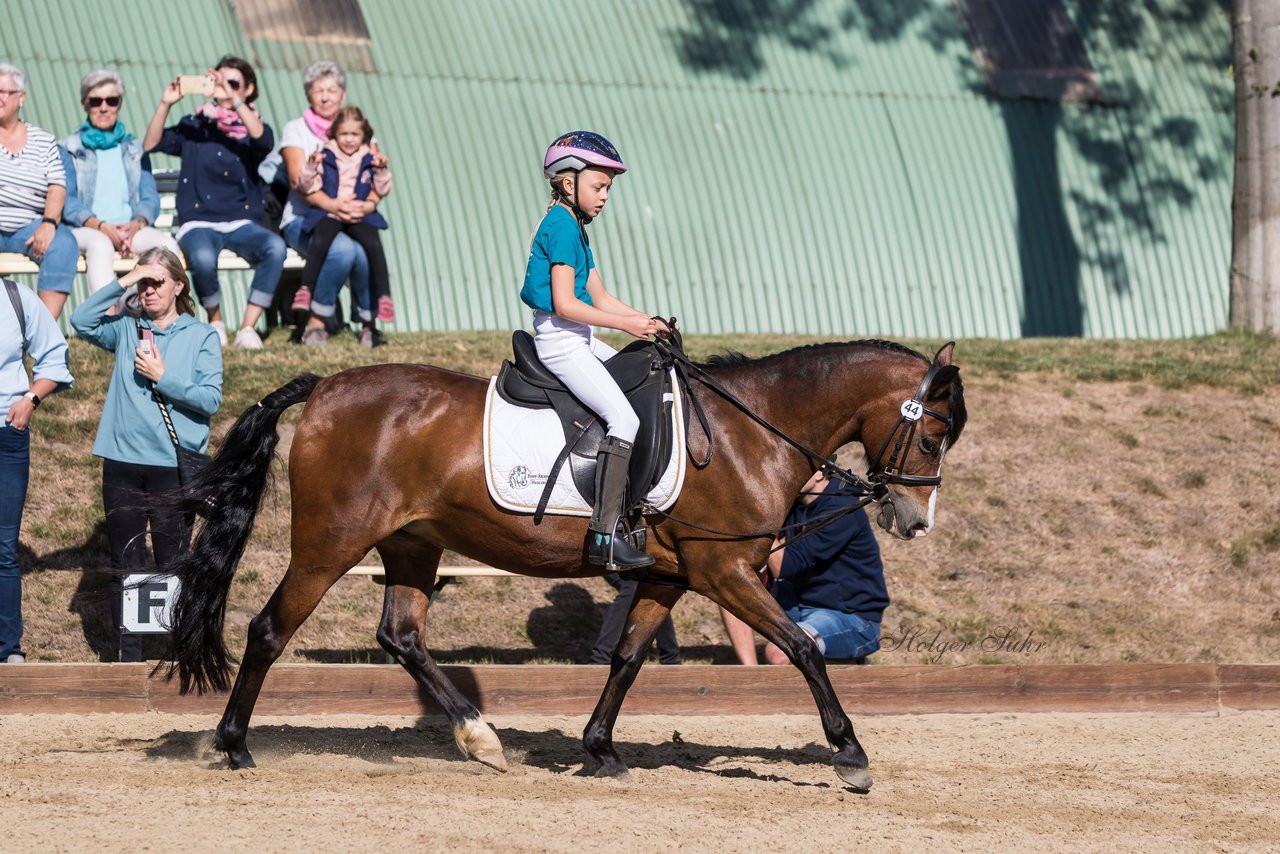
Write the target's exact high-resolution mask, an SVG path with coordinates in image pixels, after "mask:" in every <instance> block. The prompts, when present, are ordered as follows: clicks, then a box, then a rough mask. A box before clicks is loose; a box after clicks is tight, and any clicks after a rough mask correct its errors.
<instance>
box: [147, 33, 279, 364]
mask: <svg viewBox="0 0 1280 854" xmlns="http://www.w3.org/2000/svg"><path fill="white" fill-rule="evenodd" d="M206 76H207V78H208V83H207V84H205V85H204V87H201V86H200V85H199V81H198V80H193V79H192V75H183V76H181V77H178V78H175V79H174V80H173V81H172V82H170V83H169V85H168V86H166V87H165V90H164V92H163V93H162V94H161V96H160V103H159V104H158V105H157V106H156V111H155V113H154V114H153V115H152V116H151V122H150V123H149V124H148V125H147V132H146V135H145V136H144V138H143V140H142V145H143V148H145V149H146V150H147V151H160V152H163V153H164V154H171V155H173V156H175V157H179V158H181V159H182V168H181V171H180V173H179V181H178V196H177V199H176V203H177V209H178V223H179V225H178V234H177V239H178V245H179V246H181V247H182V251H183V253H185V254H186V256H187V261H188V262H189V263H190V265H191V278H192V281H193V282H194V284H195V289H196V293H197V294H199V296H200V304H201V305H202V306H204V309H205V311H206V312H208V315H209V322H210V323H211V324H212V325H213V327H214V328H215V329H217V330H218V337H219V339H220V340H221V341H222V343H223V344H225V343H226V340H227V330H226V325H225V323H224V322H223V319H222V308H221V304H222V290H221V286H220V284H219V283H218V253H220V252H221V251H222V250H223V249H230V250H231V251H232V252H234V253H235V254H237V255H239V256H240V257H241V258H243V259H244V260H245V261H247V262H248V263H249V266H251V267H252V268H253V282H252V284H251V285H250V286H249V299H248V304H247V305H246V306H245V309H244V316H243V317H242V319H241V321H240V329H239V331H238V332H236V334H235V342H234V343H235V345H236V346H237V347H243V348H246V349H250V350H260V349H262V339H260V338H259V337H258V333H257V332H256V331H255V330H254V327H255V326H256V325H257V322H258V318H259V317H261V316H262V311H263V309H265V308H266V307H267V306H269V305H271V298H272V297H273V296H274V295H275V292H276V285H278V284H279V283H280V273H281V272H282V271H283V269H284V256H285V252H286V250H285V245H284V240H282V239H281V238H280V235H278V234H276V233H275V232H274V231H271V230H270V229H268V228H267V227H266V226H265V225H264V219H265V207H264V200H263V196H262V183H261V182H260V181H259V180H258V167H259V166H261V165H262V161H263V160H264V159H265V158H266V157H267V155H269V154H270V153H271V150H272V148H274V146H275V136H274V135H273V134H272V131H271V126H270V125H268V124H267V123H266V122H264V121H263V120H262V116H260V115H258V111H257V110H255V109H254V107H253V104H254V102H255V101H256V100H257V98H258V94H259V93H258V77H257V74H256V73H255V72H254V70H253V66H252V65H250V64H249V63H248V62H246V61H245V60H243V59H241V58H239V57H236V56H224V57H222V59H220V60H218V64H217V66H216V67H214V68H213V69H211V70H210V71H209V72H208V74H207V75H206ZM201 89H202V90H203V92H207V93H208V97H209V98H211V99H212V100H209V101H207V102H205V103H204V104H202V105H200V106H199V107H198V108H196V110H195V112H194V113H192V114H191V115H189V116H184V117H183V118H182V119H180V120H179V121H178V123H177V124H175V125H171V126H169V127H166V126H165V123H166V122H167V121H168V120H169V110H170V108H172V107H173V105H175V104H177V103H178V102H179V101H181V100H182V99H183V98H184V97H186V96H187V95H189V94H197V93H198V92H197V90H201Z"/></svg>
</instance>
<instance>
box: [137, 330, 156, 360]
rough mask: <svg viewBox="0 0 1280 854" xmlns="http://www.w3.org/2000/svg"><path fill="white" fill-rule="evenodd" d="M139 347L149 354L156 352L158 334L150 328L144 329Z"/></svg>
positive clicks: (152, 354)
mask: <svg viewBox="0 0 1280 854" xmlns="http://www.w3.org/2000/svg"><path fill="white" fill-rule="evenodd" d="M138 349H139V350H141V351H142V352H144V353H146V354H147V355H148V356H154V355H155V354H156V334H155V333H154V332H152V331H151V330H150V329H143V330H142V338H141V340H139V341H138Z"/></svg>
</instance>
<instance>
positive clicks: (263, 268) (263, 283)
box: [178, 222, 285, 308]
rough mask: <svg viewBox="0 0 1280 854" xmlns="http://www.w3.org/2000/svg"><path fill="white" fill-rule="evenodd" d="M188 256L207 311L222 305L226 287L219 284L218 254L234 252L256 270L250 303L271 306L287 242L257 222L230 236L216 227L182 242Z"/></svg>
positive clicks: (190, 234) (200, 230)
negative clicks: (223, 292)
mask: <svg viewBox="0 0 1280 854" xmlns="http://www.w3.org/2000/svg"><path fill="white" fill-rule="evenodd" d="M178 245H179V246H181V247H182V254H184V255H186V256H187V266H188V267H189V268H190V270H191V284H192V286H193V287H194V288H195V289H196V294H197V295H198V296H199V297H200V304H201V305H202V306H204V307H205V308H216V307H217V306H218V305H219V304H220V303H221V302H222V286H221V285H219V284H218V253H219V252H221V251H222V250H223V249H230V250H231V251H232V252H234V253H236V254H237V255H239V256H240V257H241V258H243V259H244V260H246V261H248V262H249V266H251V267H253V282H252V284H250V286H249V304H250V305H256V306H258V307H259V308H266V307H268V306H269V305H271V297H272V296H274V295H275V292H276V285H278V284H280V273H281V272H282V271H283V270H284V255H285V247H284V241H283V240H281V239H280V235H278V234H276V233H275V232H274V231H271V230H269V229H266V228H263V227H262V226H260V225H257V224H256V223H252V222H251V223H248V224H247V225H242V226H240V227H239V228H237V229H236V230H235V231H233V232H231V233H229V234H221V233H219V232H217V231H214V230H213V229H212V228H193V229H192V230H191V231H188V232H187V233H186V234H184V235H182V239H181V240H179V241H178Z"/></svg>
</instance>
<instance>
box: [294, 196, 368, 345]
mask: <svg viewBox="0 0 1280 854" xmlns="http://www.w3.org/2000/svg"><path fill="white" fill-rule="evenodd" d="M280 233H281V234H283V235H284V239H285V242H286V243H288V244H289V245H290V246H291V247H293V249H294V251H296V252H297V253H298V254H299V255H302V256H303V257H306V254H307V249H309V248H310V247H311V233H310V232H308V233H306V234H303V233H302V217H295V218H294V219H292V220H291V221H290V222H289V224H288V225H286V226H285V227H284V228H283V229H281V230H280ZM348 278H350V279H351V298H352V302H353V303H355V306H354V307H355V314H356V316H357V317H359V319H360V320H372V319H373V313H372V311H371V310H370V309H371V303H372V300H371V299H370V297H369V259H368V257H367V256H366V255H365V254H364V249H362V248H361V247H360V244H359V243H356V242H355V241H354V240H352V239H351V238H350V237H348V236H347V235H345V234H339V235H337V236H336V237H334V238H333V243H332V244H330V246H329V254H328V255H326V256H325V258H324V266H322V267H321V268H320V275H318V276H316V281H315V287H314V288H313V289H312V293H311V313H312V314H314V315H316V316H317V317H333V312H334V306H335V305H337V303H338V291H340V290H342V283H343V282H345V281H346V280H347V279H348ZM304 284H305V283H304Z"/></svg>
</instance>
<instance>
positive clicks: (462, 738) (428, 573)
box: [377, 534, 507, 771]
mask: <svg viewBox="0 0 1280 854" xmlns="http://www.w3.org/2000/svg"><path fill="white" fill-rule="evenodd" d="M377 549H378V554H380V555H381V556H382V562H383V567H384V569H385V571H386V578H387V592H386V594H385V596H384V598H383V605H382V621H381V622H380V623H379V624H378V643H379V644H381V645H382V648H383V649H385V650H386V651H387V654H388V655H390V656H392V657H394V658H395V660H396V661H398V662H400V665H401V666H402V667H404V669H405V670H407V671H408V672H409V675H410V676H412V677H413V679H414V681H415V682H417V683H418V684H419V685H421V686H422V688H423V689H424V690H425V691H426V692H427V693H428V694H429V695H430V696H431V699H433V700H435V701H436V703H437V704H438V705H439V706H440V708H441V709H443V710H444V713H445V714H446V715H447V716H448V718H449V721H450V723H452V724H453V737H454V740H455V741H456V742H457V744H458V749H459V750H461V751H462V754H463V755H464V756H466V757H468V758H471V759H475V760H477V761H479V762H482V763H484V764H485V765H488V766H489V767H491V768H496V769H498V770H499V771H506V770H507V760H506V757H505V756H503V754H502V742H500V741H499V740H498V736H497V734H496V733H495V732H494V731H493V729H492V728H491V727H490V726H489V724H487V723H485V720H484V718H483V717H482V716H481V714H480V711H479V710H478V709H477V708H476V707H475V706H474V705H472V704H471V701H469V700H468V699H467V698H466V697H464V696H462V693H461V692H460V691H458V689H457V687H456V686H455V685H454V684H453V682H452V681H450V679H449V677H448V676H445V674H444V671H442V670H441V669H440V667H439V666H438V665H437V664H436V663H435V661H434V659H432V658H431V654H430V653H428V652H427V645H426V638H425V625H426V619H427V609H428V608H430V607H431V591H432V588H433V586H434V585H435V579H436V567H437V566H438V565H439V563H440V554H441V550H440V549H438V548H436V547H435V546H432V545H430V544H428V543H426V542H423V541H422V540H418V539H414V538H412V537H411V536H410V535H407V534H394V535H392V536H391V537H389V538H387V539H386V540H383V541H382V542H381V543H379V544H378V546H377Z"/></svg>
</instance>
